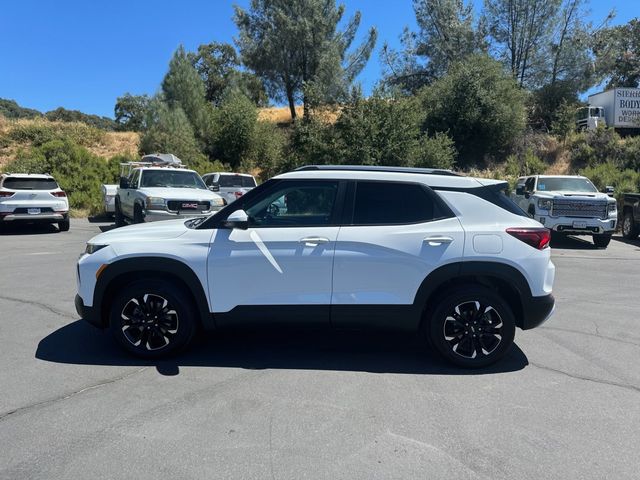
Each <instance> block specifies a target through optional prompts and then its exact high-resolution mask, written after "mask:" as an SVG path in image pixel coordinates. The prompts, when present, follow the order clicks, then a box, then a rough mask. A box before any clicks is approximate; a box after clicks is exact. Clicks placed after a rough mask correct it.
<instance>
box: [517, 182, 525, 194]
mask: <svg viewBox="0 0 640 480" xmlns="http://www.w3.org/2000/svg"><path fill="white" fill-rule="evenodd" d="M516 195H524V185H522V184H521V185H516Z"/></svg>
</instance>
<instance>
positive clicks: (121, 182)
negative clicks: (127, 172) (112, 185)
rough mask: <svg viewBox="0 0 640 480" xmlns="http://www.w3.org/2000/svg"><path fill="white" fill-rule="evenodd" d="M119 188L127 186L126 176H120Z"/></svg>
mask: <svg viewBox="0 0 640 480" xmlns="http://www.w3.org/2000/svg"><path fill="white" fill-rule="evenodd" d="M120 188H129V179H128V178H127V177H120Z"/></svg>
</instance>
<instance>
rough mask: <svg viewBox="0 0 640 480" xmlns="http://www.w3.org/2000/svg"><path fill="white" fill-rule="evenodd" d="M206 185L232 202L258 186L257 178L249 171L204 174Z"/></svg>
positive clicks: (203, 178)
mask: <svg viewBox="0 0 640 480" xmlns="http://www.w3.org/2000/svg"><path fill="white" fill-rule="evenodd" d="M202 180H204V183H205V185H206V186H207V187H208V188H209V189H210V190H211V191H212V192H216V193H218V194H220V195H222V197H223V198H224V199H225V200H226V201H227V203H231V202H233V201H235V200H237V199H239V198H240V197H241V196H243V195H244V194H245V193H247V192H248V191H249V190H251V189H252V188H255V187H256V185H257V184H256V179H255V178H254V177H253V176H252V175H249V174H248V173H231V172H215V173H206V174H204V175H203V176H202Z"/></svg>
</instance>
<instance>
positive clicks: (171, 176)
mask: <svg viewBox="0 0 640 480" xmlns="http://www.w3.org/2000/svg"><path fill="white" fill-rule="evenodd" d="M140 186H141V187H174V188H201V189H204V190H206V188H207V187H206V186H205V185H204V182H203V181H202V178H200V175H198V174H197V173H196V172H185V171H179V170H178V171H176V170H145V171H144V172H142V181H141V182H140Z"/></svg>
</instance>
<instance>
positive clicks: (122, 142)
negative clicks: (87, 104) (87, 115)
mask: <svg viewBox="0 0 640 480" xmlns="http://www.w3.org/2000/svg"><path fill="white" fill-rule="evenodd" d="M61 138H71V139H73V140H74V141H75V142H76V143H78V144H79V145H81V146H83V147H85V148H86V149H87V150H89V152H91V153H93V154H95V155H98V156H99V157H102V158H105V159H108V158H111V157H113V156H116V155H120V154H125V155H131V156H135V155H137V154H138V147H139V145H140V134H139V133H137V132H113V131H107V130H101V129H99V128H96V127H91V126H89V125H86V124H84V123H81V122H62V121H49V120H46V119H43V118H35V119H19V120H9V119H6V118H4V117H3V116H0V170H2V169H3V167H4V166H5V165H6V164H7V163H9V162H10V161H12V160H14V159H15V158H16V155H17V154H18V152H20V151H21V150H27V149H28V148H30V147H33V146H37V145H40V144H42V143H45V142H46V141H48V140H54V139H61Z"/></svg>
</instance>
